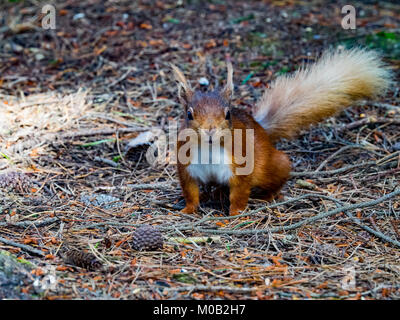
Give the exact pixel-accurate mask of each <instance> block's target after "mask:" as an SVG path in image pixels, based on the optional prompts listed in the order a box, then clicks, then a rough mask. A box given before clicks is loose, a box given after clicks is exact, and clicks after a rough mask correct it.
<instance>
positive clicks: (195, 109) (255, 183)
mask: <svg viewBox="0 0 400 320" xmlns="http://www.w3.org/2000/svg"><path fill="white" fill-rule="evenodd" d="M171 67H172V70H173V73H174V75H175V79H176V81H177V82H178V86H179V100H180V103H181V104H182V105H183V107H184V111H185V113H184V114H185V119H184V121H183V125H182V126H181V128H180V132H181V131H182V130H185V129H192V131H194V132H196V133H198V137H199V138H198V140H199V143H200V137H202V138H204V139H205V140H206V141H207V139H209V142H210V143H211V142H212V141H215V139H217V137H218V134H219V133H220V132H221V131H222V130H225V131H226V130H230V131H231V132H232V137H233V143H232V144H233V146H232V147H231V146H229V148H227V147H226V146H225V144H224V142H223V141H220V140H219V141H218V144H219V146H220V149H219V150H218V149H216V150H217V151H216V152H214V150H213V151H212V152H213V154H211V151H210V149H207V148H205V149H204V150H205V151H204V150H203V149H202V152H203V153H204V152H205V153H208V152H210V154H207V155H206V158H207V157H209V158H210V159H211V158H212V159H214V158H215V157H216V158H218V159H217V160H220V158H223V160H224V161H225V160H227V159H228V160H230V161H225V162H224V163H217V164H213V163H212V162H211V161H210V162H209V163H205V164H204V163H193V162H195V161H193V160H194V157H196V156H193V155H190V154H189V155H187V154H186V155H187V156H188V157H189V161H188V162H187V161H186V162H184V161H181V159H180V157H179V151H180V150H181V151H182V150H183V146H184V144H185V142H187V140H185V141H179V140H178V144H177V146H178V157H177V168H178V176H179V180H180V184H181V187H182V191H183V196H184V198H185V201H186V207H185V208H184V209H183V210H182V212H184V213H194V212H195V211H196V210H197V208H198V206H199V203H200V189H199V186H200V185H202V184H211V183H212V184H217V185H226V186H228V187H229V200H230V208H229V214H230V215H237V214H239V213H240V212H241V211H243V210H244V209H245V208H246V206H247V202H248V199H249V196H250V192H251V190H252V189H253V188H258V189H261V190H263V193H264V195H265V199H267V200H272V199H273V197H274V196H275V195H276V194H277V193H279V191H280V190H281V188H282V186H283V185H284V183H285V182H286V181H287V180H288V178H289V175H290V169H291V164H290V160H289V158H288V156H287V155H286V154H285V153H283V152H282V151H279V150H277V149H275V143H276V142H277V141H278V140H279V139H281V138H286V139H291V138H294V137H295V136H296V134H298V133H299V131H300V130H302V129H305V128H307V127H308V126H310V125H312V124H316V123H318V122H320V121H322V120H324V119H325V118H328V117H330V116H332V115H334V114H336V113H338V112H340V111H342V110H344V109H345V108H346V107H348V106H350V105H351V104H352V103H354V102H355V101H357V100H359V99H366V98H374V97H376V96H378V95H380V94H382V93H383V92H384V91H385V90H386V89H387V88H388V87H389V85H390V84H391V73H390V71H389V70H388V69H387V68H385V66H384V64H383V63H382V61H381V60H380V58H379V56H378V54H377V53H376V52H374V51H367V50H363V49H352V50H341V51H340V50H335V51H327V52H325V53H324V54H323V55H322V56H321V58H320V59H319V60H318V61H317V62H316V63H314V64H311V65H308V66H306V67H304V68H301V69H299V70H298V71H296V72H295V73H294V74H293V75H289V76H280V77H278V78H277V79H276V80H275V81H274V82H273V83H272V85H271V86H270V87H269V88H268V89H266V90H265V92H264V94H263V96H262V97H261V99H260V100H259V101H258V102H257V104H256V105H255V107H254V108H253V110H252V114H249V113H248V112H246V111H243V110H239V109H235V108H232V107H231V106H230V100H231V96H232V93H233V88H234V85H233V69H232V64H231V63H230V62H229V61H228V62H227V83H226V85H225V87H224V88H222V89H221V90H218V89H216V90H215V91H211V92H205V93H203V92H200V91H194V90H192V89H191V87H190V86H189V83H188V81H187V80H186V78H185V76H184V75H183V73H182V72H181V71H180V70H179V69H178V68H177V67H176V66H174V65H172V66H171ZM235 129H242V130H243V132H246V131H245V130H246V129H252V130H253V132H254V152H253V153H252V154H251V156H250V159H249V160H250V161H252V162H253V168H252V171H251V172H250V173H248V174H237V170H236V169H237V168H239V167H242V166H243V165H239V164H238V161H237V158H236V156H235V153H234V151H233V149H235V147H236V146H237V143H238V142H240V141H238V140H242V141H241V142H242V145H243V142H244V141H245V138H246V137H245V136H246V134H244V135H242V137H241V138H236V140H235V136H234V135H233V131H234V130H235ZM218 139H219V138H218ZM202 141H203V140H202ZM186 147H187V146H186ZM196 148H197V147H196ZM195 150H197V149H195ZM192 151H193V150H192ZM185 152H186V149H185ZM214 154H215V156H214Z"/></svg>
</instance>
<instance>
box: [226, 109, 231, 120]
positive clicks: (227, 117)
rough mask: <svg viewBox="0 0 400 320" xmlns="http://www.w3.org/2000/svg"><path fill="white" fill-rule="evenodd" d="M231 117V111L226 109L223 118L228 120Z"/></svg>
mask: <svg viewBox="0 0 400 320" xmlns="http://www.w3.org/2000/svg"><path fill="white" fill-rule="evenodd" d="M230 118H231V112H230V111H229V110H228V111H227V112H226V114H225V120H229V119H230Z"/></svg>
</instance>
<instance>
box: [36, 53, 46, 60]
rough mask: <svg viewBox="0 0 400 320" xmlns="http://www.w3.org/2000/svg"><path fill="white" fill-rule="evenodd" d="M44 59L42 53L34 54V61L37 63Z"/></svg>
mask: <svg viewBox="0 0 400 320" xmlns="http://www.w3.org/2000/svg"><path fill="white" fill-rule="evenodd" d="M44 58H45V56H44V54H43V53H37V54H35V59H36V60H37V61H40V60H43V59H44Z"/></svg>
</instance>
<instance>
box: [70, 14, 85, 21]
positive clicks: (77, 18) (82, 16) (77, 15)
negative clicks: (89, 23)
mask: <svg viewBox="0 0 400 320" xmlns="http://www.w3.org/2000/svg"><path fill="white" fill-rule="evenodd" d="M84 17H85V14H84V13H77V14H76V15H74V16H73V17H72V20H79V19H82V18H84Z"/></svg>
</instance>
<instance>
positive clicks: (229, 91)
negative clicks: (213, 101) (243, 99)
mask: <svg viewBox="0 0 400 320" xmlns="http://www.w3.org/2000/svg"><path fill="white" fill-rule="evenodd" d="M226 69H227V78H226V85H225V87H224V88H223V89H222V91H221V94H222V95H223V96H224V97H225V98H226V99H227V100H230V99H231V98H232V95H233V68H232V63H231V62H230V61H229V60H228V61H226Z"/></svg>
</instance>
